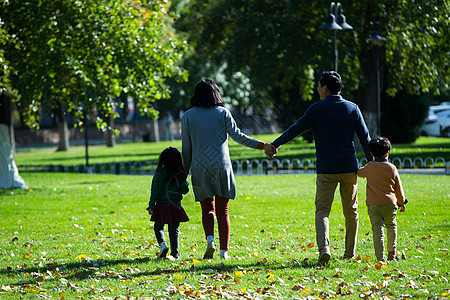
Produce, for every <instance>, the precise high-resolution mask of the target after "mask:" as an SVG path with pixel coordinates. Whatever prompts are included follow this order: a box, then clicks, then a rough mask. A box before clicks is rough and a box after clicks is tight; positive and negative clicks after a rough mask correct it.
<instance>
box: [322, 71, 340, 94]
mask: <svg viewBox="0 0 450 300" xmlns="http://www.w3.org/2000/svg"><path fill="white" fill-rule="evenodd" d="M319 82H320V85H321V86H324V85H326V86H327V88H328V90H329V91H330V93H331V95H337V94H339V92H340V91H341V89H342V80H341V75H339V74H338V72H335V71H324V72H322V77H321V78H320V81H319Z"/></svg>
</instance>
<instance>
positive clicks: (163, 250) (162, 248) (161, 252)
mask: <svg viewBox="0 0 450 300" xmlns="http://www.w3.org/2000/svg"><path fill="white" fill-rule="evenodd" d="M167 252H169V247H167V245H166V242H162V243H161V244H159V255H158V258H162V257H166V255H167Z"/></svg>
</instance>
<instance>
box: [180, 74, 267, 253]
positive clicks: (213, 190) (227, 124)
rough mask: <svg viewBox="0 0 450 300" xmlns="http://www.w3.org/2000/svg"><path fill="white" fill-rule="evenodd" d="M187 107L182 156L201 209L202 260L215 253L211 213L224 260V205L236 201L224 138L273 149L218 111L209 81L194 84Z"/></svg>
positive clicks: (219, 99) (219, 103)
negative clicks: (216, 224)
mask: <svg viewBox="0 0 450 300" xmlns="http://www.w3.org/2000/svg"><path fill="white" fill-rule="evenodd" d="M191 105H192V106H193V108H192V109H189V110H188V111H186V113H185V114H184V116H183V119H182V136H183V146H182V153H183V159H184V164H185V168H186V170H190V174H191V178H192V189H193V191H194V195H195V201H199V202H200V204H201V207H202V224H203V229H204V231H205V236H206V241H207V244H208V245H207V248H206V251H205V254H204V256H203V258H204V259H208V258H212V257H213V254H214V251H215V244H214V213H215V214H216V217H217V223H218V227H219V240H220V257H221V258H224V259H227V258H228V252H227V251H228V247H229V240H230V218H229V215H228V201H229V199H234V198H235V197H236V186H235V181H234V175H233V169H232V166H231V160H230V154H229V151H228V135H229V136H230V137H231V138H232V139H233V140H234V141H235V142H237V143H239V144H241V145H243V146H246V147H249V148H253V149H261V150H262V149H264V150H265V151H266V152H268V151H273V146H272V145H270V144H268V143H264V142H260V141H258V140H255V139H253V138H250V137H248V136H247V135H245V134H243V133H242V132H241V131H240V129H239V128H238V127H237V125H236V122H235V121H234V119H233V116H232V115H231V113H230V111H229V110H228V109H226V108H224V107H222V105H223V101H222V97H221V96H220V93H219V88H218V86H217V85H216V83H215V82H214V81H212V80H211V79H204V80H201V81H200V82H198V83H197V85H196V87H195V92H194V96H193V97H192V98H191ZM214 198H215V199H214Z"/></svg>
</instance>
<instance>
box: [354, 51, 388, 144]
mask: <svg viewBox="0 0 450 300" xmlns="http://www.w3.org/2000/svg"><path fill="white" fill-rule="evenodd" d="M384 50H385V47H384V46H382V47H380V49H379V54H380V55H379V72H380V91H379V93H380V97H381V95H382V90H383V86H384V85H383V78H384V76H383V74H384V69H385V65H386V55H385V53H384ZM375 58H376V57H375V49H374V48H373V47H372V48H371V49H363V50H362V52H361V54H360V57H359V61H360V65H361V72H362V73H363V75H364V82H365V84H362V85H360V87H359V89H358V90H357V93H356V103H357V104H358V106H359V108H360V109H361V112H362V114H363V117H364V120H365V122H366V125H367V128H368V129H369V133H370V136H371V137H373V136H375V135H376V134H377V132H378V125H377V85H376V82H377V78H376V75H377V73H376V59H375Z"/></svg>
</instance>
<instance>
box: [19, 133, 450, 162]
mask: <svg viewBox="0 0 450 300" xmlns="http://www.w3.org/2000/svg"><path fill="white" fill-rule="evenodd" d="M277 136H278V135H273V134H272V135H259V136H254V137H255V138H257V139H259V140H261V141H265V142H272V141H273V140H275V138H276V137H277ZM169 146H173V147H177V148H178V149H180V150H181V141H180V140H177V141H170V142H168V141H161V142H159V143H143V142H137V143H129V142H127V143H123V144H118V145H117V146H115V147H112V148H111V147H106V146H105V145H94V146H89V148H88V156H89V163H90V164H91V165H92V164H99V163H113V162H143V161H156V160H157V159H158V156H159V154H160V153H161V151H162V150H164V149H165V148H167V147H169ZM229 149H230V157H231V159H232V160H242V159H248V160H251V159H253V158H256V159H263V158H265V156H264V153H263V151H257V150H254V149H250V148H247V147H243V146H241V145H238V144H236V143H235V142H234V141H232V140H231V139H230V141H229ZM357 155H358V157H359V158H361V157H364V154H363V153H362V152H358V153H357ZM417 156H418V157H422V158H426V157H431V158H436V157H442V158H444V159H445V160H446V161H447V160H449V159H450V139H448V138H431V137H420V138H419V139H418V140H417V141H416V142H415V143H413V144H399V145H396V144H394V145H393V149H392V151H391V153H390V158H391V159H392V158H394V157H399V158H404V157H411V158H414V157H417ZM276 158H278V159H284V158H288V159H293V158H298V159H314V158H315V148H314V143H308V142H307V141H305V140H304V139H303V138H302V137H298V138H296V139H294V140H293V141H291V142H290V143H288V144H286V145H283V146H281V147H280V148H279V153H278V154H277V157H276ZM85 161H86V152H85V148H84V147H83V146H74V147H72V148H71V150H70V151H67V152H56V148H31V149H28V148H22V149H18V150H17V155H16V157H15V162H16V164H17V165H18V166H21V165H66V166H71V165H84V164H85Z"/></svg>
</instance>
